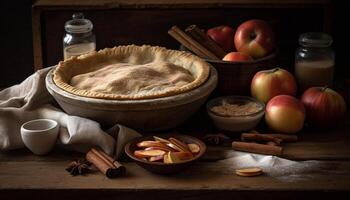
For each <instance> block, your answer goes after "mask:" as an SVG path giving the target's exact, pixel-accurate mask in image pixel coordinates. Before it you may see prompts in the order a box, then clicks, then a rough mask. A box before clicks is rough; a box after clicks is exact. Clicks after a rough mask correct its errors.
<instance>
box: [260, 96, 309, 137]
mask: <svg viewBox="0 0 350 200" xmlns="http://www.w3.org/2000/svg"><path fill="white" fill-rule="evenodd" d="M304 120H305V108H304V106H303V103H302V102H301V101H299V100H298V99H296V98H295V97H292V96H289V95H278V96H275V97H274V98H272V99H271V100H270V101H269V102H268V103H267V105H266V112H265V121H266V123H267V125H268V126H269V127H270V128H271V129H272V130H274V131H277V132H281V133H296V132H298V131H300V130H301V129H302V128H303V126H304Z"/></svg>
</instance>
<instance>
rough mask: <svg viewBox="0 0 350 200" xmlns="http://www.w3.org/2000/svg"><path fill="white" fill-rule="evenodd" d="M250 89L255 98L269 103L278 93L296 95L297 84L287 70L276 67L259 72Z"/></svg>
mask: <svg viewBox="0 0 350 200" xmlns="http://www.w3.org/2000/svg"><path fill="white" fill-rule="evenodd" d="M250 91H251V95H252V96H253V97H254V98H256V99H258V100H259V101H262V102H264V103H267V102H268V101H269V100H270V99H271V98H273V97H274V96H277V95H281V94H286V95H291V96H295V95H296V93H297V84H296V81H295V78H294V77H293V75H292V74H291V73H289V72H288V71H287V70H284V69H281V68H275V69H271V70H262V71H259V72H257V73H256V74H255V75H254V77H253V79H252V82H251V87H250Z"/></svg>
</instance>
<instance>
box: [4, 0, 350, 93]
mask: <svg viewBox="0 0 350 200" xmlns="http://www.w3.org/2000/svg"><path fill="white" fill-rule="evenodd" d="M33 2H34V1H33V0H12V1H2V2H1V3H0V5H1V12H0V23H1V32H0V42H1V43H0V45H1V47H0V61H1V62H0V63H1V64H0V88H1V87H2V88H3V87H7V86H10V85H13V84H17V83H20V82H21V81H22V80H24V79H25V78H26V77H27V76H29V75H30V74H31V73H33V71H34V66H33V44H32V29H31V27H32V26H31V6H32V4H33ZM342 2H343V1H336V2H335V1H333V2H332V10H333V20H332V24H333V25H332V33H331V34H332V36H333V38H334V44H333V48H334V49H335V52H336V78H337V79H343V78H347V79H349V78H350V73H349V72H347V71H348V70H347V69H348V68H349V67H350V65H349V63H348V58H347V57H348V56H347V55H346V54H347V52H349V51H348V48H349V45H350V44H349V35H347V32H346V29H347V26H349V24H350V23H349V19H350V17H349V9H348V8H349V6H347V5H346V4H345V3H342ZM49 14H50V13H48V15H49ZM295 14H296V15H298V13H295ZM69 15H70V14H69ZM193 17H194V19H195V17H196V16H193ZM308 18H312V20H317V19H313V14H312V13H310V16H308ZM106 19H108V18H106ZM121 20H122V19H121ZM198 20H200V19H198ZM300 20H303V19H300ZM305 20H307V19H305ZM319 20H320V21H322V20H323V19H319ZM315 22H316V21H315ZM109 23H112V22H109V21H106V24H105V25H106V26H107V25H108V24H109ZM116 23H118V22H114V24H116ZM145 23H149V22H147V20H146V21H145ZM201 23H202V24H205V22H203V21H202V22H201ZM112 24H113V23H112ZM217 25H219V24H217ZM310 27H312V25H310ZM119 28H120V27H119ZM311 29H312V28H311ZM306 31H309V30H305V32H306ZM285 32H287V33H285V34H288V30H285ZM62 33H63V24H62V29H61V32H59V33H57V34H59V36H57V35H56V38H61V35H62ZM56 42H57V41H56ZM59 43H61V41H59ZM136 43H137V42H136ZM98 46H99V45H98ZM297 46H298V44H297V38H296V39H295V40H294V43H293V44H291V45H290V49H288V51H290V52H294V51H295V48H296V47H297ZM293 57H294V55H293V54H292V53H290V57H289V59H290V60H293Z"/></svg>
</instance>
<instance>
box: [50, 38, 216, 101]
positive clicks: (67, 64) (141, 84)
mask: <svg viewBox="0 0 350 200" xmlns="http://www.w3.org/2000/svg"><path fill="white" fill-rule="evenodd" d="M209 72H210V68H209V64H207V63H206V62H205V61H203V60H202V59H200V58H199V57H197V56H194V55H192V54H189V53H186V52H181V51H175V50H167V49H165V48H163V47H152V46H147V45H144V46H136V45H128V46H119V47H114V48H106V49H104V50H100V51H98V52H93V53H90V54H86V55H82V56H79V57H73V58H70V59H67V60H65V61H61V62H60V63H59V64H58V66H57V67H56V69H55V70H54V72H53V80H54V83H55V84H56V85H57V86H58V87H60V88H61V89H63V90H65V91H67V92H70V93H73V94H75V95H79V96H85V97H91V98H100V99H112V100H113V99H115V100H128V99H129V100H132V99H150V98H158V97H165V96H172V95H176V94H180V93H184V92H187V91H189V90H192V89H194V88H196V87H198V86H200V85H202V84H203V83H204V82H205V81H206V80H207V78H208V76H209Z"/></svg>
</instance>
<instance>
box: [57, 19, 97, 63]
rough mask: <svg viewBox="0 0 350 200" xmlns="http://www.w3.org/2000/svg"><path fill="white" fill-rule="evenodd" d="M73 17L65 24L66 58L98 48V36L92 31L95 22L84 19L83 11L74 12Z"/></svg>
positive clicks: (64, 52) (64, 42) (64, 48)
mask: <svg viewBox="0 0 350 200" xmlns="http://www.w3.org/2000/svg"><path fill="white" fill-rule="evenodd" d="M72 18H73V19H72V20H69V21H67V22H66V23H65V25H64V28H65V30H66V34H65V35H64V37H63V55H64V59H67V58H70V57H71V56H79V55H81V54H85V53H89V52H92V51H95V49H96V38H95V35H94V34H93V32H92V28H93V24H92V23H91V21H90V20H88V19H84V15H83V14H82V13H74V14H73V16H72Z"/></svg>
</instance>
